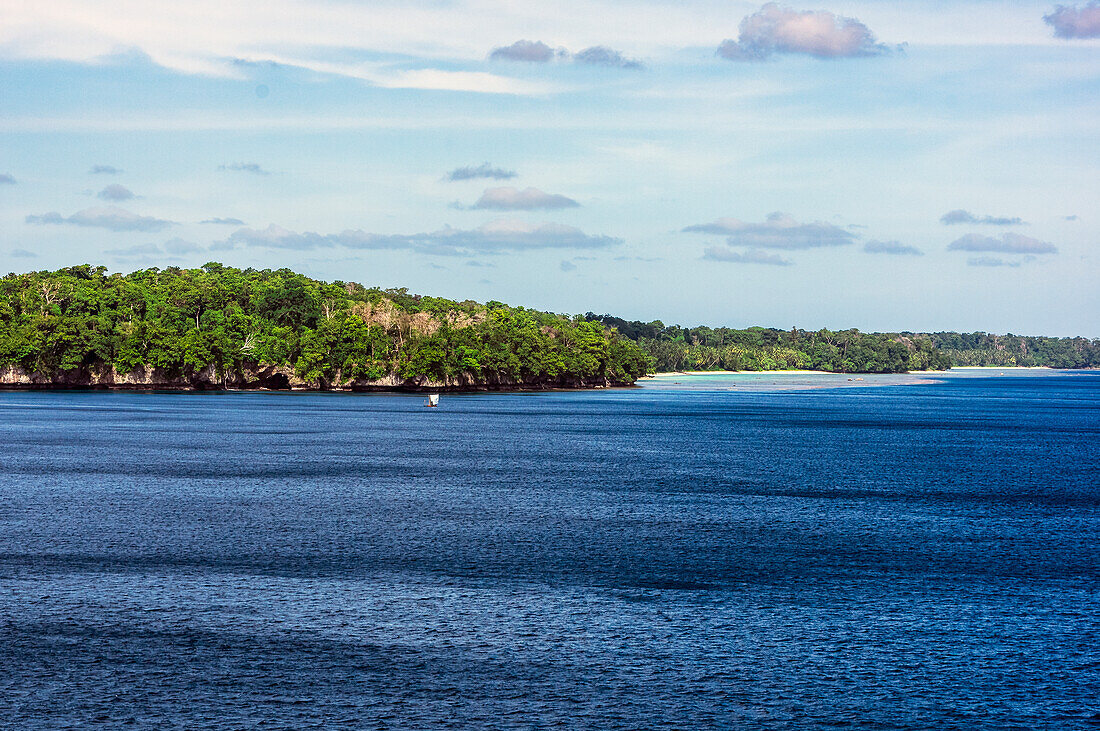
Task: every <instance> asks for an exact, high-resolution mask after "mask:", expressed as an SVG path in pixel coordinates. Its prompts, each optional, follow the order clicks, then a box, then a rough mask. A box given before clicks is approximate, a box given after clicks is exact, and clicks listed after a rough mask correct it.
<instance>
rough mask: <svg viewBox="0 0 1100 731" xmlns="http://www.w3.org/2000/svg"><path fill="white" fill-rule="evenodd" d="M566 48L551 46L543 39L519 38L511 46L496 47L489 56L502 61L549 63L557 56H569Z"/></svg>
mask: <svg viewBox="0 0 1100 731" xmlns="http://www.w3.org/2000/svg"><path fill="white" fill-rule="evenodd" d="M568 55H569V52H568V51H566V50H565V49H564V48H557V49H554V48H551V47H550V46H548V45H546V44H545V43H543V42H542V41H528V40H519V41H516V42H515V43H513V44H512V45H510V46H500V47H498V48H494V49H493V51H492V53H490V54H489V58H491V59H494V60H501V61H524V62H526V63H547V62H549V61H553V60H554V59H555V58H561V57H563V56H568Z"/></svg>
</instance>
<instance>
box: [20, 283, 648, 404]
mask: <svg viewBox="0 0 1100 731" xmlns="http://www.w3.org/2000/svg"><path fill="white" fill-rule="evenodd" d="M3 365H8V366H19V367H21V368H23V369H24V370H26V371H29V372H39V373H47V374H52V373H57V372H59V371H66V370H72V369H100V368H105V367H114V368H115V369H117V370H118V371H120V372H129V371H133V370H137V369H144V368H159V369H163V370H164V371H165V372H167V373H175V374H180V375H192V374H195V373H198V372H200V371H204V370H208V369H209V371H210V372H212V373H214V374H215V375H216V378H217V379H221V381H222V382H229V381H231V380H234V377H235V376H236V375H238V374H240V373H241V371H242V369H245V368H249V367H267V366H279V367H285V368H292V369H293V370H294V372H295V373H296V374H297V375H298V376H299V377H300V378H302V379H304V380H305V381H307V382H308V383H311V384H314V385H318V386H320V387H326V386H331V385H338V384H346V383H349V382H351V381H353V380H377V379H381V378H384V377H387V376H397V377H398V378H399V379H402V380H409V379H414V380H415V379H421V380H422V379H424V378H429V379H435V380H442V379H445V378H451V377H460V378H462V379H465V380H466V381H468V382H469V381H474V382H476V381H478V380H489V381H491V382H496V381H502V380H503V381H505V382H522V383H524V384H534V385H553V384H554V383H558V382H560V383H569V382H573V381H577V380H581V379H588V380H589V381H591V382H596V381H600V380H602V379H604V378H607V379H610V380H611V381H613V382H618V383H623V382H631V381H633V380H634V379H636V378H637V377H639V376H641V375H643V374H644V373H645V370H646V366H647V360H646V358H645V356H644V355H643V354H642V352H641V350H640V349H639V347H638V346H637V345H636V344H635V343H633V342H632V341H630V340H626V339H624V338H622V337H620V336H619V335H618V333H616V332H615V331H614V330H613V329H609V328H607V327H604V326H603V325H601V324H600V323H596V322H589V321H587V320H585V319H583V318H569V317H566V316H563V315H555V314H551V313H546V312H537V311H533V310H526V309H524V308H522V307H509V306H507V305H504V304H502V303H499V302H490V303H489V304H487V305H480V304H478V303H476V302H469V301H467V302H452V301H450V300H446V299H440V298H435V297H421V296H419V295H413V294H409V292H408V291H407V290H405V289H390V290H381V289H376V288H366V287H363V286H361V285H359V284H353V283H344V282H332V283H326V282H320V281H316V280H313V279H310V278H308V277H305V276H302V275H301V274H296V273H294V272H292V271H290V270H288V269H279V270H276V271H271V270H263V271H258V270H254V269H245V270H240V269H234V268H232V267H226V266H222V265H221V264H217V263H210V264H206V265H205V266H203V267H202V268H200V269H179V268H176V267H172V268H168V269H163V270H161V269H157V268H152V269H146V270H143V271H137V272H133V273H132V274H128V275H122V274H108V273H107V270H106V268H105V267H101V266H100V267H92V266H89V265H83V266H74V267H68V268H66V269H61V270H59V271H56V272H48V271H42V272H32V273H28V274H9V275H8V276H6V277H4V278H3V279H0V366H3Z"/></svg>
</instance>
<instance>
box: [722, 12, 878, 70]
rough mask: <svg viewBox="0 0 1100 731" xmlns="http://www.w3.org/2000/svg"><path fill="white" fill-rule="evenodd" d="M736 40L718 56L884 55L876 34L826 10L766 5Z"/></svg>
mask: <svg viewBox="0 0 1100 731" xmlns="http://www.w3.org/2000/svg"><path fill="white" fill-rule="evenodd" d="M739 30H740V35H739V36H738V38H737V40H736V41H735V40H732V39H726V40H724V41H722V44H721V45H720V46H718V55H719V56H721V57H722V58H725V59H729V60H730V61H763V60H765V59H767V58H770V57H771V56H772V55H774V54H789V53H796V54H805V55H808V56H813V57H815V58H846V57H853V56H878V55H881V54H883V53H886V52H887V50H888V49H887V48H886V46H884V45H883V44H881V43H879V42H878V41H877V40H876V39H875V34H874V33H872V32H871V30H870V29H869V28H868V27H867V26H866V25H864V24H863V23H861V22H859V21H858V20H856V19H855V18H846V17H844V16H838V15H834V14H833V13H830V12H829V11H827V10H805V11H797V10H792V9H790V8H785V7H782V6H780V5H779V4H777V3H767V4H766V5H764V6H763V7H762V8H760V10H758V11H757V12H755V13H753V14H752V15H749V16H746V17H745V18H744V19H743V20H742V21H741V25H740V26H739Z"/></svg>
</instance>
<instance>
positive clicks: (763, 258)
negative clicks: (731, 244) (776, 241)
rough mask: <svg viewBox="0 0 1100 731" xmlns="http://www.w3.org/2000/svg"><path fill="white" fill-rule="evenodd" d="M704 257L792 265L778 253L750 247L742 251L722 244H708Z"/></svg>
mask: <svg viewBox="0 0 1100 731" xmlns="http://www.w3.org/2000/svg"><path fill="white" fill-rule="evenodd" d="M703 258H704V259H707V260H708V261H725V262H731V263H733V264H770V265H772V266H781V267H786V266H790V265H791V262H790V261H789V260H787V259H784V258H783V257H781V256H779V255H778V254H769V253H768V252H766V251H761V250H760V249H749V250H748V251H744V252H741V251H733V250H732V249H726V248H723V247H721V246H708V247H707V248H706V250H705V252H704V253H703Z"/></svg>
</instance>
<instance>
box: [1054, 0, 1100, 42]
mask: <svg viewBox="0 0 1100 731" xmlns="http://www.w3.org/2000/svg"><path fill="white" fill-rule="evenodd" d="M1043 20H1044V21H1046V23H1047V25H1049V26H1050V27H1052V28H1054V35H1055V36H1057V37H1058V38H1100V0H1092V2H1090V3H1088V4H1086V5H1083V6H1082V7H1076V6H1074V5H1059V6H1057V7H1056V8H1055V9H1054V11H1053V12H1051V13H1048V14H1047V15H1044V16H1043Z"/></svg>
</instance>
